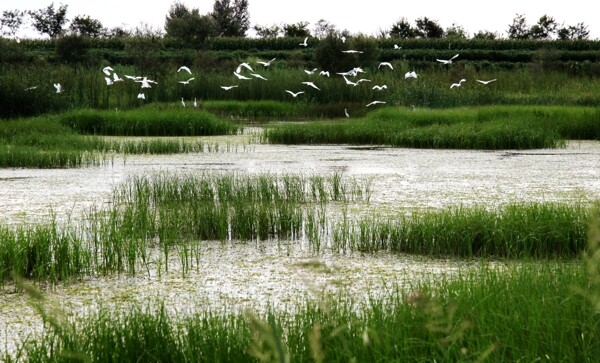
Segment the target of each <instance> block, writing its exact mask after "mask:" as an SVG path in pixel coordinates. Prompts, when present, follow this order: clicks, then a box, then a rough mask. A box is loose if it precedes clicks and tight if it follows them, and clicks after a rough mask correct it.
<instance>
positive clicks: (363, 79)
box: [356, 78, 372, 83]
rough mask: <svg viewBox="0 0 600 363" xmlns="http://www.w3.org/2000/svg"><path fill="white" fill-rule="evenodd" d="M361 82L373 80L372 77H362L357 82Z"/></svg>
mask: <svg viewBox="0 0 600 363" xmlns="http://www.w3.org/2000/svg"><path fill="white" fill-rule="evenodd" d="M360 82H372V81H371V80H370V79H366V78H361V79H359V80H358V81H356V83H360Z"/></svg>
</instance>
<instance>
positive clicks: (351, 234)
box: [332, 203, 589, 259]
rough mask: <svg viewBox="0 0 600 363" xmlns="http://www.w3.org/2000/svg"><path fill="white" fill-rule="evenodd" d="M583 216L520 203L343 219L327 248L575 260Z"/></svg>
mask: <svg viewBox="0 0 600 363" xmlns="http://www.w3.org/2000/svg"><path fill="white" fill-rule="evenodd" d="M588 216H589V209H588V208H587V207H585V206H582V205H568V204H556V203H532V204H528V203H525V204H509V205H505V206H501V207H499V208H498V209H492V210H490V209H486V208H484V207H454V208H449V209H446V210H441V211H431V212H422V213H414V214H411V215H401V216H399V217H397V218H395V219H391V218H388V217H381V218H378V217H368V218H365V219H359V220H357V221H349V220H347V219H344V220H342V221H340V222H339V223H338V225H337V226H334V233H333V234H332V246H333V247H334V248H335V249H338V250H339V249H341V250H345V249H350V250H359V251H369V252H374V251H380V250H385V251H391V252H399V253H411V254H423V255H428V256H456V257H500V258H513V259H514V258H575V257H578V256H580V255H581V253H582V252H583V251H584V249H585V246H586V244H587V234H586V228H587V220H588Z"/></svg>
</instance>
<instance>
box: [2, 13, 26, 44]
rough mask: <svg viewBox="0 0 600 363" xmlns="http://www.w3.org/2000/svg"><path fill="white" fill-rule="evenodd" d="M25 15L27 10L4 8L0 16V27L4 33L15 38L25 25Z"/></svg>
mask: <svg viewBox="0 0 600 363" xmlns="http://www.w3.org/2000/svg"><path fill="white" fill-rule="evenodd" d="M23 15H25V12H23V11H20V10H4V11H3V12H2V18H0V29H2V33H1V34H2V35H5V36H8V37H11V38H14V37H15V36H16V35H17V32H18V31H19V28H20V27H21V25H23Z"/></svg>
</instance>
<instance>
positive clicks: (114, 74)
mask: <svg viewBox="0 0 600 363" xmlns="http://www.w3.org/2000/svg"><path fill="white" fill-rule="evenodd" d="M121 81H123V78H121V77H119V75H118V74H116V73H113V82H121Z"/></svg>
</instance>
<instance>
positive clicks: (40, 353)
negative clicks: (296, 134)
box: [4, 251, 600, 362]
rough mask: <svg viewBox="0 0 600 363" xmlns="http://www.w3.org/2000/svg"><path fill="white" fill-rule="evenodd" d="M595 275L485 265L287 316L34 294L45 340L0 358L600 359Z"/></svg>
mask: <svg viewBox="0 0 600 363" xmlns="http://www.w3.org/2000/svg"><path fill="white" fill-rule="evenodd" d="M596 253H597V251H596ZM598 262H599V261H598V260H597V258H596V261H595V263H598ZM594 269H595V270H596V272H597V269H598V266H597V265H595V266H593V268H591V269H590V268H589V267H588V268H584V267H583V266H582V265H581V264H580V263H573V264H561V263H541V264H540V263H530V264H522V265H517V266H513V267H507V268H505V269H497V268H493V267H491V266H488V265H486V264H483V265H482V267H481V268H479V269H475V270H472V271H463V272H461V273H460V274H458V276H456V277H452V278H443V279H439V280H438V281H423V282H419V283H412V284H411V286H409V287H402V288H400V287H397V286H395V287H390V288H388V290H387V291H385V293H384V294H378V295H377V296H375V295H372V296H370V297H369V298H368V299H366V301H362V304H361V303H359V302H356V301H353V300H352V298H349V297H344V295H342V296H336V297H332V298H329V299H323V300H322V301H318V302H314V301H306V302H302V301H297V302H296V304H295V306H293V307H289V308H291V311H277V310H275V309H270V310H269V311H267V312H251V311H248V312H246V313H245V314H237V313H233V312H230V313H225V314H223V313H216V312H213V311H212V310H211V309H210V308H209V309H207V310H205V311H198V312H195V313H194V315H193V316H177V315H173V314H169V313H168V312H167V310H171V309H167V307H165V306H163V305H161V304H160V303H159V305H158V306H156V307H154V308H152V307H145V308H144V307H137V308H134V309H129V310H126V311H121V312H115V311H113V310H110V311H109V310H108V309H103V310H101V311H100V312H99V313H97V314H92V315H91V316H88V317H86V318H84V319H83V320H82V321H75V320H70V321H69V320H68V319H67V318H66V317H65V316H62V315H57V313H56V311H57V310H54V314H52V313H51V312H50V309H49V307H48V306H47V305H45V302H44V301H43V297H42V296H39V295H35V294H32V295H34V296H35V299H34V302H33V304H34V306H36V308H37V310H38V311H39V312H40V313H41V314H42V316H43V317H44V321H46V322H47V324H46V325H45V327H46V329H45V331H44V334H43V336H42V337H40V338H35V339H30V340H29V341H27V342H24V343H23V344H22V345H21V347H20V349H19V350H17V352H18V353H17V356H13V357H10V356H8V354H7V355H6V356H5V357H4V359H5V360H6V361H7V362H13V361H14V362H18V361H22V360H23V361H24V360H27V361H30V362H48V361H56V360H62V359H65V357H70V358H72V359H74V358H77V359H81V360H87V361H92V362H100V361H123V362H134V361H135V362H138V361H148V360H151V361H178V362H183V361H189V362H206V361H211V362H238V361H239V362H241V361H243V362H349V361H357V362H384V361H385V362H390V361H437V362H450V361H451V362H457V361H474V362H483V361H485V362H509V361H510V362H517V361H527V362H534V361H545V360H550V361H568V362H587V361H590V362H591V361H595V360H596V358H597V357H598V356H600V343H598V341H599V340H598V339H599V338H600V336H599V331H598V324H600V316H599V315H598V313H597V304H598V303H599V301H598V300H597V298H598V296H600V295H598V294H599V293H600V285H598V280H597V279H598V276H597V275H594V276H591V275H589V274H586V270H587V271H590V270H594ZM580 291H581V292H585V294H582V293H579V292H580ZM593 294H595V295H593ZM590 296H595V299H590ZM173 310H175V311H177V309H173Z"/></svg>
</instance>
